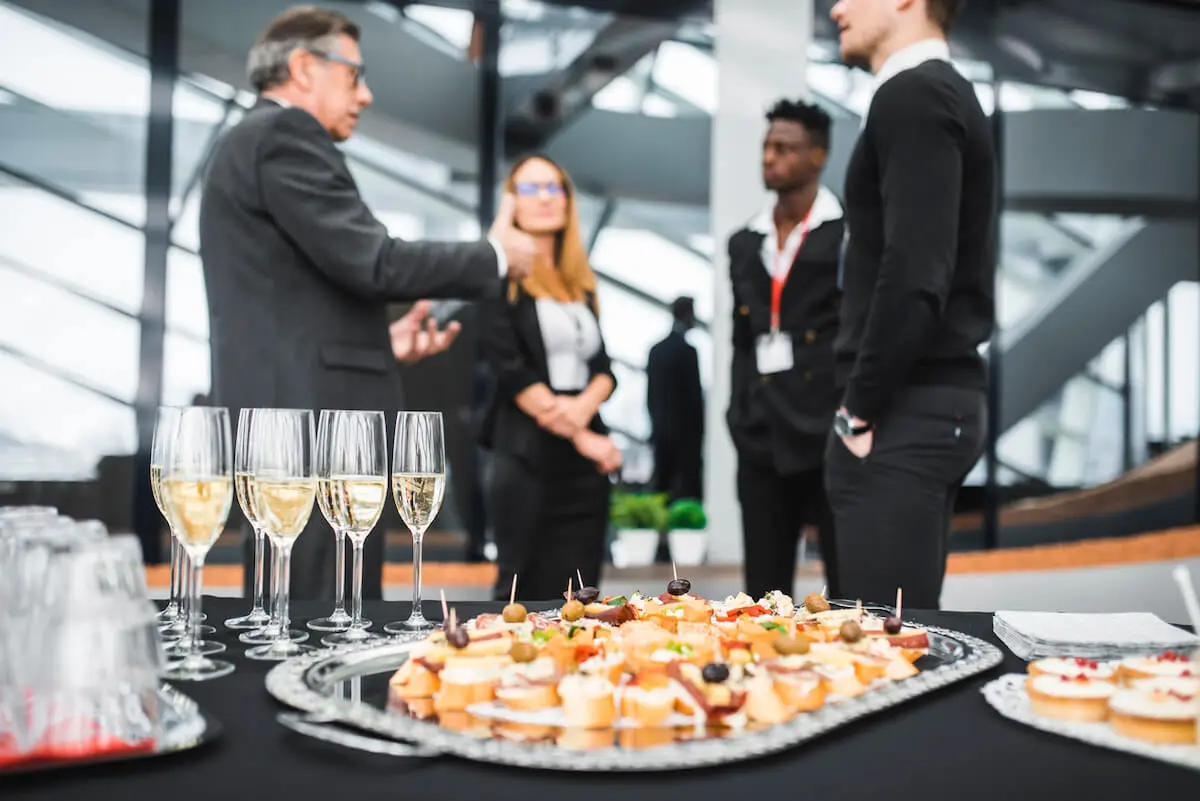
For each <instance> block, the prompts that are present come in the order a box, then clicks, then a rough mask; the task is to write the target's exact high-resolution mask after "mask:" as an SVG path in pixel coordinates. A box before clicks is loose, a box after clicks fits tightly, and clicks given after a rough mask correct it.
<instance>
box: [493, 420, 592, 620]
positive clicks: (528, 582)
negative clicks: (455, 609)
mask: <svg viewBox="0 0 1200 801" xmlns="http://www.w3.org/2000/svg"><path fill="white" fill-rule="evenodd" d="M550 436H552V435H549V434H547V435H546V437H550ZM542 457H543V458H541V459H540V460H539V462H538V464H537V465H531V464H529V463H528V462H526V461H524V460H522V459H519V458H517V457H515V456H513V455H512V454H507V453H502V452H499V451H497V452H496V453H494V454H493V462H492V470H491V492H490V493H489V494H490V501H489V503H488V508H489V511H490V513H491V522H492V532H493V535H494V536H495V538H496V552H497V556H496V563H497V568H498V572H497V576H496V586H495V588H494V589H493V594H492V597H493V598H494V599H496V600H501V599H503V600H508V596H509V589H510V587H511V586H512V584H511V583H512V578H513V575H514V574H515V575H516V576H517V597H518V598H524V599H526V600H537V601H545V600H550V599H557V598H560V597H561V595H562V593H564V592H566V589H567V579H568V578H573V577H575V571H576V570H578V571H579V572H580V573H581V574H582V575H583V580H584V581H585V582H586V583H587V584H590V585H592V586H599V584H600V568H601V565H602V564H603V562H604V535H605V532H606V531H607V529H608V504H609V494H610V492H611V485H610V484H609V481H608V477H607V476H602V475H600V474H599V473H597V472H596V468H595V466H594V465H593V464H592V463H591V462H590V461H588V460H587V459H585V458H583V457H582V456H580V455H579V453H578V452H577V451H576V450H575V448H574V447H573V446H572V445H571V444H570V443H569V442H567V441H565V440H561V439H558V438H557V437H555V438H554V439H553V440H547V445H546V447H544V448H542ZM572 583H573V584H574V585H575V586H578V584H579V579H578V578H575V580H574V582H572Z"/></svg>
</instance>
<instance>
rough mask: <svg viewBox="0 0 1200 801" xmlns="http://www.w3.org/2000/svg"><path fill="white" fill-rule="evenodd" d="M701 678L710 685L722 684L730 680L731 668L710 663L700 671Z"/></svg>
mask: <svg viewBox="0 0 1200 801" xmlns="http://www.w3.org/2000/svg"><path fill="white" fill-rule="evenodd" d="M700 677H701V678H703V679H704V680H705V681H706V682H708V683H709V684H720V683H721V682H723V681H725V679H727V678H729V668H728V667H726V666H725V665H722V664H721V663H720V662H709V663H708V664H707V665H705V666H704V669H703V670H701V671H700Z"/></svg>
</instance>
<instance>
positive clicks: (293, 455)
mask: <svg viewBox="0 0 1200 801" xmlns="http://www.w3.org/2000/svg"><path fill="white" fill-rule="evenodd" d="M315 440H316V432H315V431H314V429H313V415H312V412H311V411H309V410H307V409H259V410H257V412H256V413H255V415H254V424H253V425H252V426H251V428H250V439H249V452H250V457H249V469H250V471H251V472H252V473H253V475H254V482H253V486H252V489H253V494H254V497H253V501H252V502H253V504H254V510H255V514H256V516H257V517H258V522H259V525H261V526H262V528H263V531H265V532H266V535H267V536H268V537H269V538H270V540H271V547H272V548H273V549H274V550H275V552H276V553H277V554H278V555H279V567H278V579H279V581H278V582H277V584H276V587H275V608H276V609H277V610H278V615H279V624H280V625H279V629H278V631H277V632H276V635H277V636H276V638H275V639H274V640H273V641H272V642H270V643H269V644H267V645H260V646H258V647H256V648H251V649H249V650H248V651H246V657H247V658H249V659H262V660H282V659H289V658H291V657H293V656H296V655H297V654H302V653H307V652H309V651H312V650H314V649H313V648H312V646H309V645H300V644H299V643H296V642H295V641H293V639H292V637H291V636H290V634H289V633H288V631H289V629H290V623H291V621H290V619H289V617H288V602H289V599H290V586H289V585H290V583H291V572H292V547H293V546H294V545H295V543H296V539H297V538H298V537H299V536H300V534H301V533H302V532H303V531H304V527H305V526H306V525H308V519H309V517H311V516H312V509H313V502H314V500H315V496H316V491H317V476H316V470H315V467H316V465H315V462H314V458H313V456H314V451H315V444H316V443H315Z"/></svg>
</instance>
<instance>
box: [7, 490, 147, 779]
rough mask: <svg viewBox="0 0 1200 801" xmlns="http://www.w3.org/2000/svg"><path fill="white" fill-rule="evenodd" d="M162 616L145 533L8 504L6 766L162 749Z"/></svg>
mask: <svg viewBox="0 0 1200 801" xmlns="http://www.w3.org/2000/svg"><path fill="white" fill-rule="evenodd" d="M158 626H159V622H158V617H157V610H156V608H155V607H154V605H153V604H152V603H151V601H150V600H149V598H148V594H147V591H146V578H145V571H144V568H143V565H142V552H141V546H140V545H139V543H138V541H137V540H136V539H135V538H134V537H132V536H109V535H108V532H107V531H106V530H105V528H104V526H103V525H102V524H100V523H98V522H96V521H86V522H79V521H75V520H72V519H70V518H67V517H63V516H61V515H59V514H58V513H57V512H56V510H54V509H52V508H49V507H0V769H2V768H4V767H7V766H11V765H13V764H16V763H24V762H27V761H42V760H63V759H81V758H95V757H102V756H110V755H114V754H117V753H122V752H127V751H138V750H151V749H153V748H154V747H155V743H156V741H157V739H158V735H159V732H160V724H159V708H158V698H159V696H158V685H159V678H158V677H159V673H160V672H161V671H162V669H163V668H164V666H165V660H164V657H163V651H162V641H161V638H160V635H159V631H158Z"/></svg>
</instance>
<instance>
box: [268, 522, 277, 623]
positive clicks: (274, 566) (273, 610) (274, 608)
mask: <svg viewBox="0 0 1200 801" xmlns="http://www.w3.org/2000/svg"><path fill="white" fill-rule="evenodd" d="M267 625H268V626H269V627H271V628H274V629H278V628H279V547H278V546H277V545H275V543H271V620H270V622H268V623H267Z"/></svg>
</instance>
